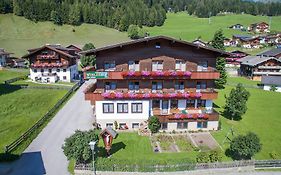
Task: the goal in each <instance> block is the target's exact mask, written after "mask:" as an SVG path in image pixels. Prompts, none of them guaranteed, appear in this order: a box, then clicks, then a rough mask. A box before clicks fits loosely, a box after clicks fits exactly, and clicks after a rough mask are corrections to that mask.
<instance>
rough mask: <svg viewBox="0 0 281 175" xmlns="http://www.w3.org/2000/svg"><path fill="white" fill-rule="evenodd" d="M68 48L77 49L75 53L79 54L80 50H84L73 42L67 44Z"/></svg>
mask: <svg viewBox="0 0 281 175" xmlns="http://www.w3.org/2000/svg"><path fill="white" fill-rule="evenodd" d="M66 48H68V49H72V50H75V54H77V55H78V54H79V52H81V51H82V49H81V48H80V47H78V46H76V45H73V44H70V45H69V46H67V47H66Z"/></svg>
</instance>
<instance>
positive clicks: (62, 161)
mask: <svg viewBox="0 0 281 175" xmlns="http://www.w3.org/2000/svg"><path fill="white" fill-rule="evenodd" d="M86 84H87V83H86ZM86 84H84V85H82V87H81V88H80V89H78V91H77V92H76V93H75V94H74V95H73V96H72V98H71V99H70V100H69V101H68V102H67V103H66V104H65V106H64V107H63V108H62V109H61V110H60V111H59V112H58V113H57V114H56V116H55V117H54V118H53V119H52V120H51V122H49V124H48V125H47V126H46V127H45V128H44V130H43V131H42V132H41V133H40V134H39V135H38V137H37V138H36V139H35V140H33V142H32V143H31V144H30V145H29V146H28V148H27V149H26V150H25V151H24V153H23V155H22V157H21V158H20V159H19V160H17V161H15V162H14V163H13V166H12V167H13V168H12V170H10V171H8V172H7V174H9V175H41V174H45V173H46V174H47V175H66V174H69V173H68V171H67V166H68V161H67V159H66V157H65V156H64V154H63V150H62V149H61V147H62V144H63V143H64V139H65V138H66V137H68V136H70V135H71V134H73V133H74V131H75V130H77V129H80V130H88V129H90V128H92V121H93V116H92V109H91V105H90V102H89V101H85V100H84V94H83V89H84V88H85V87H86Z"/></svg>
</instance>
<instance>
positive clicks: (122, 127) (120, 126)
mask: <svg viewBox="0 0 281 175" xmlns="http://www.w3.org/2000/svg"><path fill="white" fill-rule="evenodd" d="M119 128H120V129H128V126H127V124H126V123H119Z"/></svg>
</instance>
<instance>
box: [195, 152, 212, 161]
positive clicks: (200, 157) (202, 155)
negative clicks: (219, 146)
mask: <svg viewBox="0 0 281 175" xmlns="http://www.w3.org/2000/svg"><path fill="white" fill-rule="evenodd" d="M209 161H210V159H209V154H208V153H207V152H200V153H199V154H197V156H196V162H197V163H208V162H209Z"/></svg>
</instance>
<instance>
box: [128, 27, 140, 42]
mask: <svg viewBox="0 0 281 175" xmlns="http://www.w3.org/2000/svg"><path fill="white" fill-rule="evenodd" d="M128 36H129V37H130V38H131V39H138V38H139V26H137V25H133V24H132V25H130V26H129V28H128Z"/></svg>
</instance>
